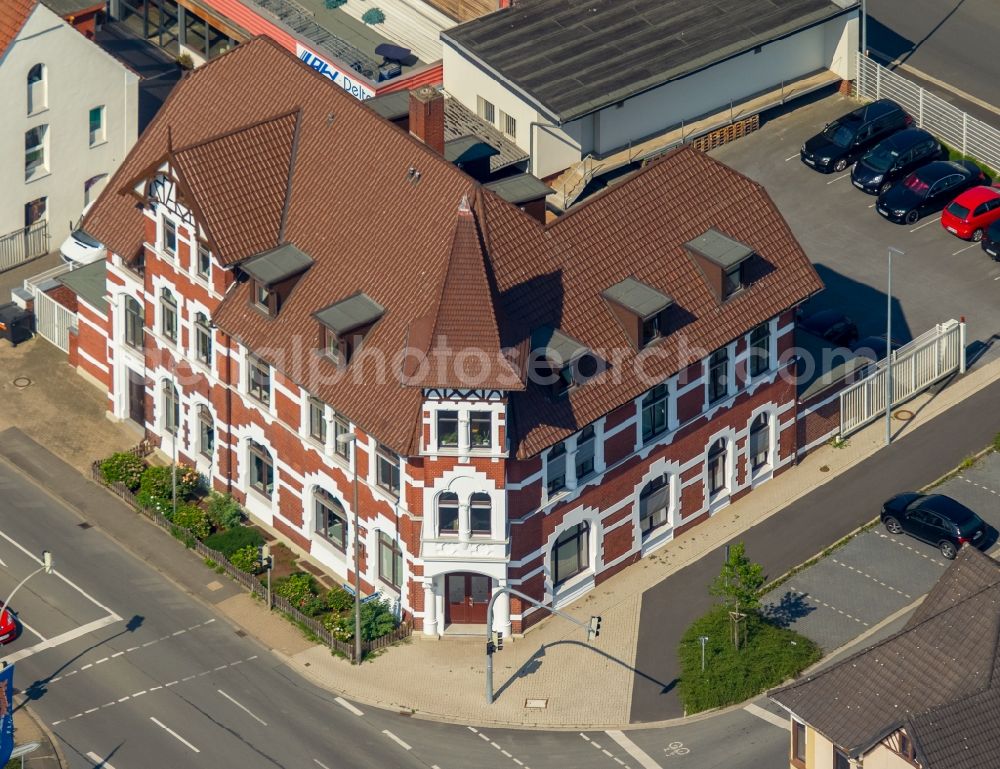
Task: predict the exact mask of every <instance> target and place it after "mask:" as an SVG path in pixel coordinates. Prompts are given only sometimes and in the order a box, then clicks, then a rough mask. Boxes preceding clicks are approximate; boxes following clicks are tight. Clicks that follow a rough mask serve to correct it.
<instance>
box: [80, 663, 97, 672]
mask: <svg viewBox="0 0 1000 769" xmlns="http://www.w3.org/2000/svg"><path fill="white" fill-rule="evenodd" d="M92 667H94V666H93V665H91V664H90V663H87V664H86V665H84V666H83V667H82V668H80V670H86V669H87V668H92Z"/></svg>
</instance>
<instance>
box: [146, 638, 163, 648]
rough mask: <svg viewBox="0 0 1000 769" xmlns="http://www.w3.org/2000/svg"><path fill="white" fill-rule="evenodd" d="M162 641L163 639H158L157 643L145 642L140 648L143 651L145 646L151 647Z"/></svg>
mask: <svg viewBox="0 0 1000 769" xmlns="http://www.w3.org/2000/svg"><path fill="white" fill-rule="evenodd" d="M162 640H163V639H162V638H160V639H158V640H157V641H146V643H144V644H143V645H142V648H143V649H145V648H146V647H147V646H152V645H153V644H155V643H158V642H159V641H162Z"/></svg>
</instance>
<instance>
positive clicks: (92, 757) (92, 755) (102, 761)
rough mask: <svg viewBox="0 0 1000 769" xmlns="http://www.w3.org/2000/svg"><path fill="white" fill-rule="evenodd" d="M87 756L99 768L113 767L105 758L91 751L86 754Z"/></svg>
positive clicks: (107, 768)
mask: <svg viewBox="0 0 1000 769" xmlns="http://www.w3.org/2000/svg"><path fill="white" fill-rule="evenodd" d="M87 758H89V759H90V760H91V761H93V762H94V763H95V764H97V765H98V766H99V767H101V769H115V768H114V767H113V766H112V765H111V764H109V763H108V760H107V759H106V758H101V757H100V756H99V755H97V754H96V753H94V752H93V751H91V752H90V753H88V754H87Z"/></svg>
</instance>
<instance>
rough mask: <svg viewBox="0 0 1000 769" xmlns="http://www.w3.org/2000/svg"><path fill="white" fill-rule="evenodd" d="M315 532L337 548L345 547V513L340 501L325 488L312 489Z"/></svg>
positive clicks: (342, 548)
mask: <svg viewBox="0 0 1000 769" xmlns="http://www.w3.org/2000/svg"><path fill="white" fill-rule="evenodd" d="M313 499H314V500H315V502H314V508H315V512H316V533H317V534H322V535H323V537H324V538H325V539H326V540H327V541H328V542H330V543H331V544H332V545H333V546H334V547H336V548H337V549H338V550H344V549H346V547H347V514H346V513H345V512H344V506H343V505H342V504H340V501H339V500H338V499H337V498H336V497H334V496H333V494H331V493H330V492H329V491H327V490H326V489H321V488H320V487H319V486H317V487H316V488H315V489H314V490H313Z"/></svg>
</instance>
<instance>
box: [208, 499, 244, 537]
mask: <svg viewBox="0 0 1000 769" xmlns="http://www.w3.org/2000/svg"><path fill="white" fill-rule="evenodd" d="M205 512H206V513H207V514H208V520H209V521H211V523H212V525H213V526H215V527H216V528H219V529H232V528H234V527H236V526H239V525H240V524H241V523H243V519H244V517H245V516H244V514H243V508H242V507H240V503H239V502H237V501H236V500H235V499H233V497H232V495H231V494H219V493H218V492H215V491H213V492H212V493H211V494H209V495H208V499H207V500H205Z"/></svg>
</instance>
